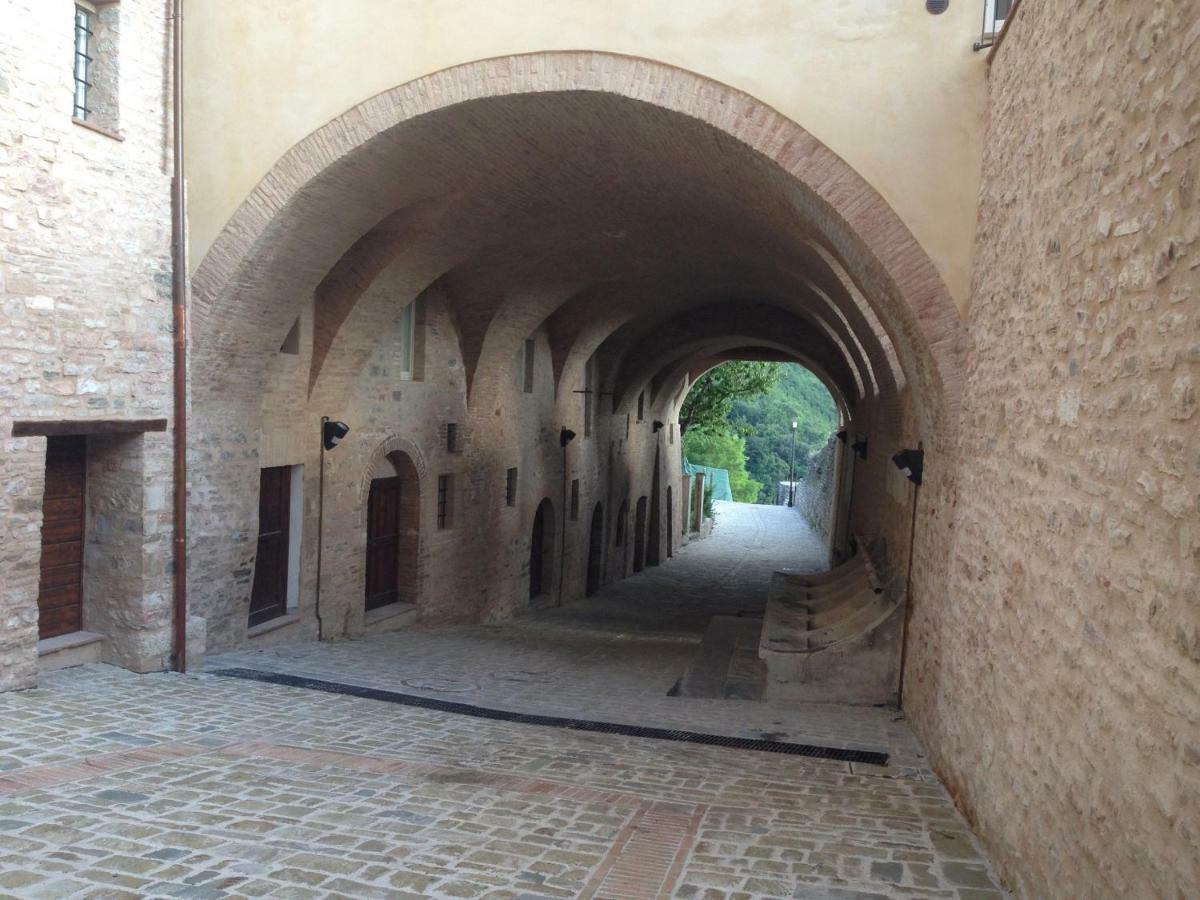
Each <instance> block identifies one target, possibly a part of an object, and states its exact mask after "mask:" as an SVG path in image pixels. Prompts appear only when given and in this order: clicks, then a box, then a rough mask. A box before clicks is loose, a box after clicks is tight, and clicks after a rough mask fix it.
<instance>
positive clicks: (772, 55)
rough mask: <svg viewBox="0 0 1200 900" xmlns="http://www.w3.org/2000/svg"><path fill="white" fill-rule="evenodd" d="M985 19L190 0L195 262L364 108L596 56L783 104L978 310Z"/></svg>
mask: <svg viewBox="0 0 1200 900" xmlns="http://www.w3.org/2000/svg"><path fill="white" fill-rule="evenodd" d="M979 2H980V3H981V2H982V0H979ZM977 6H978V3H976V2H965V0H958V2H954V3H952V4H951V5H950V9H949V10H948V11H947V12H946V13H944V14H943V15H940V16H932V15H930V14H929V13H927V12H926V11H925V9H924V4H923V3H920V2H919V0H843V2H840V3H837V4H832V5H830V4H820V3H813V2H810V0H757V2H733V0H687V2H684V0H660V2H656V3H645V2H638V0H610V2H604V3H597V2H592V0H569V2H562V3H558V4H549V3H544V2H537V0H506V2H504V3H497V2H495V0H443V2H438V3H429V2H418V0H394V2H387V3H385V2H383V0H339V2H337V3H329V2H320V3H318V2H315V0H255V2H254V3H242V2H235V0H187V3H186V7H185V11H186V16H187V19H186V27H185V51H184V55H185V65H186V66H187V68H186V72H185V90H186V98H185V99H186V104H187V151H188V167H189V170H188V181H189V188H190V196H189V215H190V229H191V243H190V247H191V261H192V265H193V266H195V265H198V264H199V262H200V260H201V259H202V258H203V256H204V253H205V251H206V250H207V249H208V248H209V246H210V245H211V244H212V241H213V239H214V238H215V236H216V235H217V234H218V233H219V231H220V229H221V228H222V227H223V225H224V224H225V223H226V222H227V221H228V219H229V217H230V216H231V215H232V213H233V212H234V210H235V209H236V208H237V207H238V205H239V204H240V203H241V202H242V201H243V200H244V199H245V197H246V196H247V194H248V193H249V192H250V191H251V190H252V189H253V187H254V186H255V184H257V182H258V181H259V180H260V179H261V178H262V177H263V176H264V175H265V174H266V173H267V171H268V170H269V169H270V167H271V166H272V165H273V164H274V163H275V162H276V161H277V160H278V159H279V157H280V156H281V155H282V154H284V153H285V152H286V151H287V150H288V149H289V148H290V147H291V146H292V145H294V144H295V143H296V142H297V141H300V140H301V139H302V138H304V137H305V136H306V135H308V134H309V133H311V132H312V131H314V130H315V129H317V128H318V127H320V126H321V125H324V124H325V123H326V122H328V121H329V120H331V119H333V118H335V117H336V116H338V115H340V114H342V113H344V112H345V111H346V110H347V109H349V108H351V107H353V106H354V105H355V104H357V103H360V102H362V101H363V100H365V99H367V98H368V97H371V96H373V95H375V94H377V93H379V92H380V91H384V90H386V89H388V88H391V87H394V86H395V85H397V84H402V83H405V82H408V81H411V80H413V79H416V78H420V77H421V76H423V75H426V74H428V73H430V72H433V71H436V70H438V69H443V68H446V67H450V66H454V65H459V64H461V63H466V62H470V61H473V60H478V59H484V58H489V57H495V56H504V55H508V54H516V53H528V52H534V51H542V50H580V49H584V50H601V51H608V52H613V53H622V54H629V55H633V56H642V57H646V58H650V59H654V60H658V61H661V62H665V63H668V64H670V65H674V66H679V67H681V68H684V69H688V70H691V71H693V72H696V73H698V74H701V75H703V76H706V77H708V78H712V79H714V80H716V81H720V82H723V83H725V84H728V85H731V86H733V87H736V88H738V89H740V90H743V91H745V92H747V93H749V94H751V95H752V96H754V97H755V98H757V99H758V100H761V101H763V102H765V103H767V104H769V105H771V106H774V107H775V108H777V109H779V110H780V111H781V112H782V113H784V114H785V115H786V116H788V117H789V118H791V119H793V120H794V121H796V122H797V123H799V124H800V125H802V126H803V127H804V128H806V129H808V130H809V131H810V132H812V133H813V134H814V135H816V136H817V137H818V138H819V139H821V140H822V141H824V142H825V143H826V144H827V145H828V146H829V147H830V148H831V149H833V150H834V151H835V152H836V153H838V154H840V155H841V156H842V157H843V158H844V159H845V160H846V161H847V162H849V163H850V165H852V166H853V167H854V168H855V169H856V170H857V171H858V172H859V173H860V174H861V175H862V176H863V177H864V178H865V179H866V180H867V181H868V182H870V183H871V184H872V185H873V186H874V187H875V188H876V190H878V191H879V192H880V193H881V194H882V195H883V197H884V198H885V199H886V200H887V201H888V202H889V203H891V205H892V206H893V207H894V208H895V210H896V212H897V213H898V214H899V215H900V217H901V219H903V221H904V222H905V223H906V224H907V225H908V227H909V228H910V229H911V230H912V232H913V234H914V235H915V236H916V238H917V240H919V241H920V243H921V244H922V245H923V247H924V248H925V249H926V251H927V252H928V253H929V255H930V256H931V258H932V259H933V260H934V262H935V263H936V264H937V266H938V267H939V269H940V270H941V272H942V275H943V277H944V278H945V281H946V284H947V286H948V287H949V289H950V292H951V293H952V294H953V296H954V298H955V300H956V302H957V303H958V304H959V307H960V309H963V308H965V303H966V298H967V296H968V293H969V287H970V263H971V249H972V240H973V236H974V230H975V210H976V197H977V193H978V180H979V158H980V150H981V144H982V133H983V113H984V106H985V102H986V96H985V77H984V66H983V60H982V59H981V57H980V56H979V55H977V54H974V53H972V51H971V42H972V39H973V38H974V36H975V32H976V31H977V29H978V22H979V10H978V9H977Z"/></svg>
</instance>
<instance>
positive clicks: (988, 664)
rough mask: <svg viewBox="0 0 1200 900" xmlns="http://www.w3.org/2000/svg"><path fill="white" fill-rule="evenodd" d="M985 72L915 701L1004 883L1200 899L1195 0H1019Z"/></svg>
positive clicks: (927, 550) (1046, 893)
mask: <svg viewBox="0 0 1200 900" xmlns="http://www.w3.org/2000/svg"><path fill="white" fill-rule="evenodd" d="M990 79H991V87H990V98H991V99H990V102H991V108H990V125H989V132H988V140H987V145H986V147H987V149H986V154H985V158H984V161H983V186H982V189H981V196H980V212H979V230H978V235H977V239H976V260H975V274H974V296H973V299H972V301H971V307H970V314H969V324H970V328H971V332H972V338H973V343H974V350H973V355H972V357H971V360H970V364H969V367H968V370H967V390H966V394H965V397H964V406H963V418H962V420H961V423H960V445H959V461H958V473H957V497H956V501H955V500H953V499H952V503H953V502H956V503H957V511H956V513H954V514H955V515H956V519H955V522H954V527H953V528H952V529H951V531H950V534H949V536H948V541H947V542H946V543H944V544H943V545H942V546H937V547H929V546H926V547H924V548H923V554H921V555H919V561H918V570H919V571H918V575H917V577H918V581H919V584H921V585H923V586H924V588H925V589H924V590H922V591H920V592H919V593H918V600H919V601H922V602H918V604H917V606H916V609H915V610H914V617H913V621H912V634H911V638H912V646H911V651H910V657H909V658H910V669H909V673H908V675H907V676H906V678H907V682H906V691H905V693H906V701H907V709H908V711H909V713H910V715H911V717H912V719H913V721H914V722H915V725H916V727H917V729H918V731H919V732H920V734H921V736H922V738H923V739H924V741H925V743H926V746H927V747H928V748H929V750H930V752H931V755H932V757H933V761H934V763H935V765H936V767H937V769H938V771H939V772H940V773H941V774H942V775H943V776H944V777H945V778H946V780H947V781H948V783H949V785H950V787H951V790H952V791H953V793H954V794H955V795H956V797H957V799H958V801H959V802H960V804H961V805H962V807H963V808H964V809H965V810H966V811H967V812H968V814H969V815H970V816H971V817H972V818H973V819H974V820H975V822H976V823H977V824H978V826H979V828H980V831H981V833H982V835H983V836H984V839H985V840H986V842H987V844H988V846H989V849H990V851H991V853H992V855H993V858H994V860H995V861H996V863H997V865H998V866H999V867H1000V870H1001V872H1002V874H1003V875H1004V877H1005V878H1006V879H1007V880H1008V881H1009V883H1010V884H1011V886H1012V887H1013V888H1014V889H1015V890H1016V891H1017V893H1018V894H1019V895H1021V896H1024V897H1031V898H1034V897H1036V898H1049V897H1064V898H1066V897H1071V898H1076V897H1185V896H1186V897H1196V896H1200V854H1198V853H1197V847H1200V802H1198V801H1197V798H1200V508H1198V496H1200V440H1198V436H1200V415H1198V414H1197V380H1198V378H1200V330H1198V326H1200V240H1198V238H1200V203H1198V201H1197V179H1198V177H1200V141H1197V138H1198V137H1200V3H1197V2H1178V3H1169V4H1164V3H1156V2H1152V0H1141V2H1121V3H1116V2H1107V3H1105V2H1085V3H1073V4H1066V3H1045V2H1028V3H1025V4H1023V5H1022V6H1021V7H1020V9H1019V13H1018V14H1017V16H1016V18H1015V20H1014V21H1013V22H1012V23H1011V27H1010V33H1009V34H1008V36H1007V38H1006V40H1005V41H1004V43H1003V44H1002V45H1001V47H1000V50H999V52H998V54H997V57H996V59H995V62H994V63H993V65H992V68H991V75H990ZM926 505H927V504H926V500H925V498H924V497H922V506H923V507H925V506H926ZM947 512H948V511H947V510H945V509H938V510H937V514H938V515H939V516H941V517H944V516H945V515H946V514H947ZM923 513H930V514H932V513H931V512H930V511H928V510H923ZM925 518H926V517H925V516H924V515H923V521H924V520H925ZM920 530H921V526H919V532H920ZM939 559H940V560H945V561H946V562H941V563H939V562H938V560H939ZM939 570H940V571H939ZM942 579H944V580H942ZM939 580H942V583H943V584H945V586H946V588H945V590H943V591H939V592H931V590H930V589H929V586H930V585H931V584H936V583H937V582H938V581H939Z"/></svg>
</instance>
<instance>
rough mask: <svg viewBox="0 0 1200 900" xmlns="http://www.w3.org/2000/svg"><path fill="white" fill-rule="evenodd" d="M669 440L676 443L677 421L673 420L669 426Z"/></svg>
mask: <svg viewBox="0 0 1200 900" xmlns="http://www.w3.org/2000/svg"><path fill="white" fill-rule="evenodd" d="M667 442H668V443H670V444H673V443H675V423H674V422H672V423H671V424H670V425H668V426H667Z"/></svg>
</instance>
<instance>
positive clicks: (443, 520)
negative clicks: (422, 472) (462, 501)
mask: <svg viewBox="0 0 1200 900" xmlns="http://www.w3.org/2000/svg"><path fill="white" fill-rule="evenodd" d="M453 497H454V476H453V475H439V476H438V480H437V527H438V528H439V529H443V528H449V527H450V526H451V524H453V521H454V510H453V507H452V501H453Z"/></svg>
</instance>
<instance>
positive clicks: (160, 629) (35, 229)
mask: <svg viewBox="0 0 1200 900" xmlns="http://www.w3.org/2000/svg"><path fill="white" fill-rule="evenodd" d="M120 12H121V27H120V47H119V52H120V57H121V59H120V90H121V103H120V121H119V123H118V128H119V130H120V133H121V136H122V137H123V138H124V140H117V139H115V138H113V137H110V136H108V135H104V134H100V133H97V132H96V131H93V130H91V129H88V128H85V127H83V126H81V125H77V124H74V123H73V122H72V121H71V108H72V85H73V82H72V74H71V73H72V69H71V61H72V52H73V27H74V26H73V14H74V6H73V4H72V3H71V2H70V0H8V2H6V3H5V5H4V10H3V14H2V16H3V27H0V485H3V490H0V572H3V576H4V577H3V585H0V690H4V689H8V688H14V687H27V686H30V685H32V684H33V683H34V680H35V677H36V668H37V589H38V584H37V580H38V564H39V559H40V553H41V521H42V514H41V505H42V489H43V482H44V460H45V446H46V441H45V439H44V438H13V437H12V422H13V420H14V419H34V418H49V419H65V418H106V419H111V418H139V419H140V418H169V416H170V401H171V381H170V379H171V332H170V328H171V306H170V253H169V247H170V191H169V169H170V165H169V156H168V147H167V143H166V134H167V128H166V127H165V122H166V120H165V116H166V112H165V98H166V96H167V95H166V94H165V89H164V72H165V65H164V63H165V52H166V51H165V48H166V33H165V31H166V4H165V2H163V0H123V2H122V3H121V4H120ZM140 447H141V452H142V456H141V465H142V469H141V472H140V473H137V472H128V471H127V472H126V473H125V476H126V478H127V479H133V480H136V479H138V478H141V479H142V480H143V482H144V483H148V484H151V485H158V486H159V487H160V488H161V486H162V485H163V484H165V483H166V479H167V478H168V477H169V471H170V439H169V435H163V434H151V435H147V436H146V437H145V438H144V443H143V444H141V445H140ZM110 462H112V461H111V460H110ZM113 465H116V466H119V465H120V464H119V463H118V462H113ZM112 471H115V470H112ZM144 500H145V502H142V503H140V504H137V505H136V508H135V507H131V510H130V514H131V516H132V518H133V519H135V520H136V521H137V522H138V523H139V524H140V527H141V528H142V529H143V532H142V534H141V535H140V536H139V538H138V542H137V543H138V546H136V547H135V548H134V549H133V551H132V552H133V553H134V555H135V556H140V559H130V560H129V561H128V562H129V564H130V566H132V567H134V568H137V569H140V570H141V571H142V572H143V573H144V576H145V578H146V581H145V584H144V585H143V587H144V593H142V594H139V595H138V596H136V597H133V596H130V595H129V594H128V593H123V594H121V598H122V600H121V602H122V603H124V604H125V605H126V606H127V607H128V608H126V609H123V610H120V611H117V612H118V613H119V614H118V615H117V616H116V617H115V618H114V619H110V621H115V620H116V619H120V620H121V621H124V622H125V623H126V624H127V625H128V626H129V629H130V630H129V633H128V636H129V637H130V641H129V645H128V647H124V648H118V649H120V650H121V652H119V653H116V654H115V656H117V657H119V658H121V659H123V660H124V661H126V662H127V663H129V664H131V665H134V666H135V667H143V668H144V667H153V666H156V665H158V664H161V662H162V661H163V659H164V653H163V651H164V647H163V646H161V645H162V642H163V641H164V640H165V638H166V627H167V621H166V618H165V617H166V616H167V615H168V610H167V604H166V603H165V602H164V598H169V596H170V582H169V576H168V574H167V571H166V565H165V561H168V560H169V558H170V507H169V503H170V494H169V492H168V491H163V490H161V489H160V490H157V491H152V492H151V493H150V494H149V495H147V497H146V498H144ZM112 586H113V587H114V595H115V588H116V585H115V584H114V585H112ZM143 597H145V598H147V599H146V600H145V601H143ZM86 606H87V599H86V597H85V611H84V616H85V619H91V618H92V617H90V616H89V612H88V610H87V608H86ZM112 649H113V648H111V647H110V648H109V651H110V657H111V656H113V655H114V654H113V653H112ZM126 651H128V652H126ZM131 654H132V655H131ZM135 657H136V658H135Z"/></svg>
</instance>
